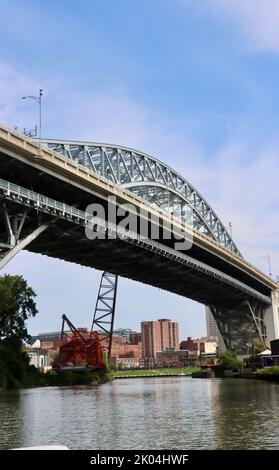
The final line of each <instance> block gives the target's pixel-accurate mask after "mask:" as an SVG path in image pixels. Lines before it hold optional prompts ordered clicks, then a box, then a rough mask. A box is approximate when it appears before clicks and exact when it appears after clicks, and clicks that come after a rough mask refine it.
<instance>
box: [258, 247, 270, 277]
mask: <svg viewBox="0 0 279 470" xmlns="http://www.w3.org/2000/svg"><path fill="white" fill-rule="evenodd" d="M261 258H263V259H266V260H267V261H268V268H269V275H270V277H271V276H272V273H271V262H270V254H269V253H268V254H267V256H261Z"/></svg>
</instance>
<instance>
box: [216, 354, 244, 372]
mask: <svg viewBox="0 0 279 470" xmlns="http://www.w3.org/2000/svg"><path fill="white" fill-rule="evenodd" d="M219 362H220V366H221V367H222V369H224V370H236V369H237V370H238V369H242V368H243V362H242V361H240V360H239V359H238V358H237V355H236V354H235V353H234V352H232V351H225V352H223V353H220V354H219Z"/></svg>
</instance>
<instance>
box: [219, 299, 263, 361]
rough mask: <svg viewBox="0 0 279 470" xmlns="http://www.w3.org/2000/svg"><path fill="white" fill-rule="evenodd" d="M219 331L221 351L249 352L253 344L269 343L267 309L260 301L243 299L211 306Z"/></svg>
mask: <svg viewBox="0 0 279 470" xmlns="http://www.w3.org/2000/svg"><path fill="white" fill-rule="evenodd" d="M210 310H211V312H212V314H213V316H214V318H215V321H216V323H217V326H218V331H219V348H220V350H221V351H225V350H227V349H228V350H232V351H235V352H236V353H237V354H247V350H249V348H250V347H252V344H258V345H260V344H262V345H263V346H266V345H267V340H266V325H265V317H264V315H265V310H264V306H263V305H262V304H261V303H260V302H256V301H255V302H252V301H248V300H247V301H243V302H240V303H236V304H234V305H232V304H230V305H218V306H212V305H211V306H210Z"/></svg>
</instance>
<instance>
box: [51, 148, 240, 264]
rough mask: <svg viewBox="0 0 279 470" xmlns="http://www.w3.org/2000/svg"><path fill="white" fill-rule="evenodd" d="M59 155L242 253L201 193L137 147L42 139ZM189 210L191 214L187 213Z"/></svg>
mask: <svg viewBox="0 0 279 470" xmlns="http://www.w3.org/2000/svg"><path fill="white" fill-rule="evenodd" d="M43 144H44V145H46V146H48V148H50V149H51V150H53V151H55V152H57V153H59V154H60V155H62V156H64V157H66V158H69V159H71V160H73V161H75V162H76V163H78V164H80V165H83V166H86V167H87V168H88V169H89V170H91V171H93V172H95V173H97V174H99V175H101V176H103V177H105V178H107V179H109V180H110V181H112V182H114V183H115V184H120V185H121V186H124V187H125V188H126V189H128V190H129V191H131V192H133V193H136V194H137V195H138V196H140V197H142V198H144V199H145V200H147V201H149V202H151V203H152V204H154V205H156V206H158V207H160V208H161V209H164V210H167V211H168V212H170V213H172V214H173V215H174V216H176V217H179V218H180V219H182V220H183V221H184V222H186V223H187V224H188V225H189V226H190V227H191V228H193V229H194V230H197V231H198V232H200V233H202V234H203V235H207V236H208V237H210V238H213V239H214V240H215V241H217V242H218V243H219V244H220V245H221V246H223V247H225V248H226V249H228V250H230V251H232V252H233V253H235V254H237V255H238V256H241V253H240V251H239V250H238V248H237V246H236V245H235V243H234V242H233V240H232V238H231V234H230V233H229V232H228V230H227V229H226V227H225V226H224V225H223V224H222V222H221V220H220V219H219V217H218V216H217V215H216V213H215V212H214V211H213V209H212V208H211V207H210V205H209V204H208V202H207V201H206V200H205V199H204V198H203V197H202V195H201V194H200V193H199V192H198V191H197V190H196V189H195V188H194V187H193V186H192V185H191V184H190V183H189V182H188V181H187V180H186V179H185V178H183V177H182V176H181V175H179V174H178V173H177V172H176V171H175V170H173V169H172V168H170V167H169V166H167V165H165V164H164V163H162V162H161V161H159V160H157V159H155V158H153V157H151V156H150V155H147V154H145V153H142V152H138V151H137V150H133V149H129V148H125V147H120V146H116V145H107V144H98V143H92V142H74V141H58V140H43ZM190 213H192V214H193V215H192V216H191V215H190V216H189V214H190Z"/></svg>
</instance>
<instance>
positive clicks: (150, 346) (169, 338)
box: [141, 318, 179, 360]
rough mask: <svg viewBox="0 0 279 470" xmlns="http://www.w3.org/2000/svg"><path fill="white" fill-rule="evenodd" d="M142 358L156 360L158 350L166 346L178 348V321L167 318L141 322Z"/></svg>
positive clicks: (160, 350)
mask: <svg viewBox="0 0 279 470" xmlns="http://www.w3.org/2000/svg"><path fill="white" fill-rule="evenodd" d="M141 338H142V355H143V358H146V359H153V360H156V354H157V353H158V352H162V351H165V350H166V349H168V348H173V349H174V350H175V351H177V350H179V332H178V323H177V322H172V321H171V320H168V319H165V318H163V319H160V320H155V321H144V322H142V323H141Z"/></svg>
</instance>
